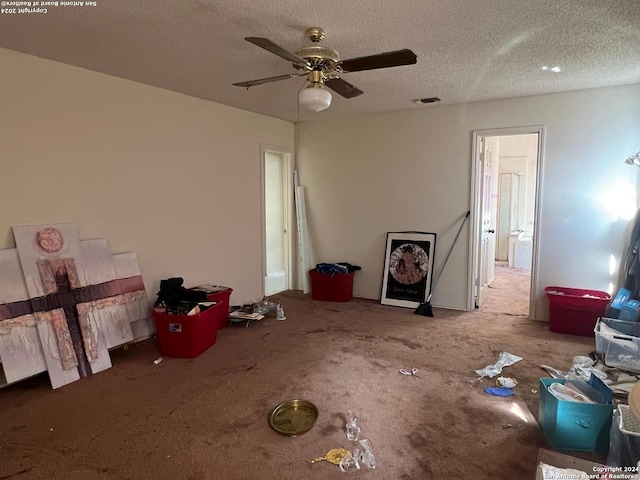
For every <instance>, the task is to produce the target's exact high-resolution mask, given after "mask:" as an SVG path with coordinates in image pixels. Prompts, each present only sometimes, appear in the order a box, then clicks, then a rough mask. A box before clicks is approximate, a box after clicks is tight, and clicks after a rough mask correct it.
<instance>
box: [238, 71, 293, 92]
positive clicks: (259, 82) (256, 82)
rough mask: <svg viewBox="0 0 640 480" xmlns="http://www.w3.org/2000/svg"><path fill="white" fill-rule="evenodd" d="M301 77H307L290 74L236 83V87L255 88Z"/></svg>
mask: <svg viewBox="0 0 640 480" xmlns="http://www.w3.org/2000/svg"><path fill="white" fill-rule="evenodd" d="M301 75H306V73H288V74H286V75H278V76H277V77H269V78H260V79H258V80H249V81H248V82H239V83H234V84H233V85H235V86H236V87H245V88H249V87H253V86H255V85H262V84H263V83H271V82H277V81H279V80H286V79H288V78H295V77H300V76H301Z"/></svg>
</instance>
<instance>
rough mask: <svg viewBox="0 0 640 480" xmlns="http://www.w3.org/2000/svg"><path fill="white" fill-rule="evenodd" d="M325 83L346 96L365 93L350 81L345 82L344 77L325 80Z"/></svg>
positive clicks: (351, 96)
mask: <svg viewBox="0 0 640 480" xmlns="http://www.w3.org/2000/svg"><path fill="white" fill-rule="evenodd" d="M324 84H325V85H326V86H327V87H329V88H330V89H331V90H333V91H334V92H336V93H337V94H339V95H342V96H343V97H344V98H353V97H357V96H358V95H362V94H363V93H364V92H363V91H362V90H360V89H359V88H357V87H354V86H353V85H351V84H350V83H349V82H345V81H344V80H343V79H341V78H338V77H336V78H330V79H329V80H325V82H324Z"/></svg>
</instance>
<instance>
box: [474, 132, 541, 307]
mask: <svg viewBox="0 0 640 480" xmlns="http://www.w3.org/2000/svg"><path fill="white" fill-rule="evenodd" d="M534 133H537V134H538V158H537V161H536V193H535V204H534V227H533V246H532V248H533V251H532V259H531V287H530V290H529V317H528V318H530V319H536V318H537V315H536V303H537V302H536V298H537V295H536V294H537V288H536V287H537V273H538V250H539V241H538V238H539V230H540V210H541V209H540V204H541V199H542V176H543V164H544V143H545V126H544V125H531V126H527V127H506V128H494V129H486V130H473V132H472V134H473V140H472V145H471V205H470V207H471V228H470V229H469V235H470V236H471V238H470V239H469V259H470V266H469V280H468V282H469V283H468V290H467V291H468V297H467V309H468V310H469V311H471V310H474V309H475V308H476V296H477V295H478V279H479V271H480V246H481V236H482V232H481V219H480V216H481V213H482V212H481V211H480V207H481V206H482V188H483V186H482V180H483V178H482V164H481V161H480V150H481V149H480V140H481V139H482V138H484V137H505V136H508V135H527V134H534Z"/></svg>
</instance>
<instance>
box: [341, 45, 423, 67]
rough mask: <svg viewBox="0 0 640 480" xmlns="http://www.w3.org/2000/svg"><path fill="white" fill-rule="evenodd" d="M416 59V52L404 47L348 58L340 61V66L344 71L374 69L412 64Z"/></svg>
mask: <svg viewBox="0 0 640 480" xmlns="http://www.w3.org/2000/svg"><path fill="white" fill-rule="evenodd" d="M417 61H418V59H417V57H416V54H415V53H413V52H412V51H411V50H408V49H406V48H405V49H403V50H396V51H394V52H386V53H379V54H377V55H369V56H367V57H358V58H348V59H347V60H343V61H342V62H340V67H341V68H342V70H343V71H344V72H361V71H362V70H375V69H376V68H388V67H399V66H401V65H413V64H414V63H416V62H417Z"/></svg>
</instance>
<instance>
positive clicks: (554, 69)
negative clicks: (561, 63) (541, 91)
mask: <svg viewBox="0 0 640 480" xmlns="http://www.w3.org/2000/svg"><path fill="white" fill-rule="evenodd" d="M551 71H552V72H553V73H560V72H561V71H562V70H560V67H553V68H551Z"/></svg>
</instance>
